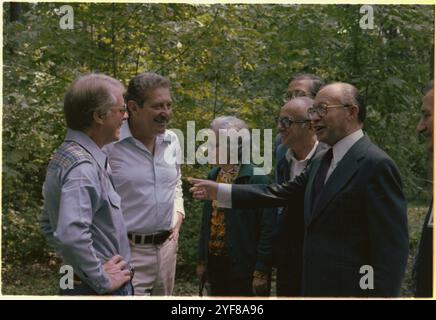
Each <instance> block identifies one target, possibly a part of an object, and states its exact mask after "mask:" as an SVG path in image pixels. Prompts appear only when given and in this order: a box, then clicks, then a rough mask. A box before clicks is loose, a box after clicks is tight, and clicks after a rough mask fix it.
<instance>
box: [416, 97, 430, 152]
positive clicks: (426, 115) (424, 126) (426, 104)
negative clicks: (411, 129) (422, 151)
mask: <svg viewBox="0 0 436 320" xmlns="http://www.w3.org/2000/svg"><path fill="white" fill-rule="evenodd" d="M433 111H434V90H433V89H431V90H429V91H428V92H427V94H426V95H425V96H424V98H423V99H422V108H421V112H422V116H421V120H420V121H419V123H418V126H417V127H416V131H417V132H418V134H421V135H423V136H424V137H425V139H426V146H427V150H428V151H429V152H433Z"/></svg>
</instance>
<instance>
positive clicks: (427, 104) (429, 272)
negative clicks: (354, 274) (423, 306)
mask: <svg viewBox="0 0 436 320" xmlns="http://www.w3.org/2000/svg"><path fill="white" fill-rule="evenodd" d="M421 111H422V117H421V120H420V121H419V123H418V126H417V127H416V131H417V132H418V133H419V134H420V135H423V136H424V137H425V139H426V145H427V150H428V152H429V155H430V157H431V160H433V111H434V84H433V81H431V82H430V84H429V85H427V87H426V88H425V89H424V98H423V100H422V109H421ZM431 165H432V169H433V161H431ZM413 279H414V285H415V288H414V290H415V296H416V297H421V298H425V297H427V298H429V297H432V296H433V201H432V203H431V205H430V208H429V210H428V213H427V215H426V217H425V220H424V225H423V226H422V234H421V240H420V242H419V247H418V253H417V255H416V259H415V265H414V268H413Z"/></svg>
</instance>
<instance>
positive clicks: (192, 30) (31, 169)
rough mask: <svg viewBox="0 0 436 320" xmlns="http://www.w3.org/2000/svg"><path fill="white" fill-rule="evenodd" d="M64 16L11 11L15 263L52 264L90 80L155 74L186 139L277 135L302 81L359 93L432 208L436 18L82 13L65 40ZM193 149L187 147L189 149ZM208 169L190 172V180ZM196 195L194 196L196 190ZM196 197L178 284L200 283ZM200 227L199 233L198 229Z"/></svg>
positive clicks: (300, 9) (408, 180)
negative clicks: (167, 85) (228, 132)
mask: <svg viewBox="0 0 436 320" xmlns="http://www.w3.org/2000/svg"><path fill="white" fill-rule="evenodd" d="M61 5H62V4H61V3H21V6H22V10H21V12H22V13H21V16H20V20H19V21H16V22H10V21H9V19H8V14H9V8H10V6H11V4H10V3H5V4H4V5H3V8H4V10H3V14H4V17H3V21H4V22H3V23H4V24H3V39H4V48H3V58H4V61H3V62H4V68H3V145H2V148H3V167H2V173H3V175H2V204H3V206H2V208H3V209H2V213H3V218H2V222H3V243H2V247H3V260H4V261H6V262H7V263H9V264H11V263H13V262H14V263H15V261H22V262H27V261H28V260H29V259H31V258H32V259H33V258H39V259H40V260H43V261H47V257H48V256H49V251H48V249H47V246H46V245H45V243H44V241H43V239H42V237H41V235H40V234H39V233H38V230H37V229H38V227H37V222H36V221H37V215H38V213H39V211H40V208H41V205H42V199H41V186H42V184H43V181H44V176H45V168H46V165H47V163H48V161H49V159H50V156H51V154H52V153H53V151H54V149H55V148H56V147H57V146H58V145H59V144H60V143H61V141H62V139H63V137H64V133H65V127H64V121H63V114H62V99H63V94H64V92H65V89H66V87H67V86H68V84H69V83H71V81H72V80H73V79H74V78H75V77H76V76H77V75H78V74H80V73H85V72H90V71H98V72H103V73H106V74H109V75H112V76H115V77H117V78H119V79H120V80H121V81H122V82H123V83H125V84H127V82H128V80H129V79H130V78H131V77H132V76H134V75H135V74H137V73H138V72H142V71H155V72H159V73H161V74H163V75H166V76H168V77H169V78H170V79H171V81H172V93H173V95H174V99H175V109H174V114H173V120H172V123H171V127H172V128H176V129H180V130H182V131H183V132H185V133H186V122H187V121H190V120H195V124H196V129H197V130H199V129H201V128H206V127H209V124H210V121H211V120H212V119H213V118H214V117H216V116H219V115H235V116H238V117H241V118H243V119H244V120H246V122H247V123H248V124H249V125H250V126H251V127H252V128H260V129H263V128H275V123H274V118H275V116H276V115H277V113H278V111H279V108H280V107H281V105H282V100H281V97H282V94H283V93H284V91H285V89H286V85H287V79H288V78H289V77H290V75H292V74H294V73H297V72H310V73H314V74H317V75H319V76H321V77H324V78H325V79H326V80H327V81H344V82H350V83H353V84H355V85H356V86H357V87H358V88H359V89H360V90H361V91H362V92H363V94H364V96H365V98H366V101H367V104H368V115H367V121H366V123H365V129H366V131H367V132H368V134H369V136H370V137H371V139H372V140H373V141H374V142H375V143H377V144H378V145H380V147H381V148H383V149H384V150H386V151H387V152H388V154H389V155H390V156H391V157H392V158H393V159H394V160H395V162H396V163H397V165H398V167H399V168H400V171H401V173H402V177H403V181H404V186H405V191H406V195H407V197H408V199H409V200H415V199H416V200H418V199H421V200H425V199H428V198H429V196H430V190H431V188H430V184H429V181H428V179H427V177H428V175H427V167H428V166H427V159H426V152H425V149H424V148H423V146H421V145H420V144H419V140H418V138H417V137H416V134H415V132H414V129H415V126H416V123H417V121H418V117H419V106H420V104H421V93H420V88H421V87H422V85H423V84H425V83H426V82H427V81H428V80H429V79H430V78H432V77H433V74H432V69H433V62H432V61H433V49H432V48H433V12H434V11H433V9H432V7H430V6H411V5H409V6H393V5H389V6H382V5H377V6H373V8H374V22H375V28H374V29H372V30H362V29H360V27H359V20H360V18H361V16H362V15H361V14H360V13H359V8H360V6H355V5H266V4H265V5H253V4H251V5H224V4H214V5H189V4H139V3H136V4H132V3H130V4H128V3H118V4H98V3H74V4H70V5H72V7H73V9H74V29H73V30H62V29H61V28H60V27H59V19H60V15H59V14H58V13H57V9H58V8H60V6H61ZM185 143H186V141H185ZM207 170H208V168H206V167H204V166H200V165H184V166H183V175H184V177H187V176H201V177H204V176H205V174H206V172H207ZM185 191H186V186H185ZM185 195H186V197H187V200H186V206H187V218H186V221H185V223H184V225H183V227H182V232H181V239H180V253H179V265H178V274H179V275H181V276H182V277H185V276H186V277H191V276H192V275H193V270H194V269H193V266H194V265H195V261H196V258H195V256H196V241H197V239H198V238H197V236H198V220H197V218H198V217H199V216H200V214H201V213H200V206H201V205H200V204H199V203H196V202H192V201H191V200H190V198H189V195H188V194H187V193H186V192H185ZM191 219H192V220H191Z"/></svg>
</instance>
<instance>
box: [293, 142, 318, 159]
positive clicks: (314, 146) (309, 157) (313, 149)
mask: <svg viewBox="0 0 436 320" xmlns="http://www.w3.org/2000/svg"><path fill="white" fill-rule="evenodd" d="M318 143H319V142H318V140H316V141H315V144H314V145H313V148H312V150H310V152H309V153H308V154H307V156H306V158H304V159H303V160H297V159H296V158H295V157H294V153H293V152H292V150H291V149H288V151H286V155H285V156H286V160H288V162H291V161H295V162H306V161H308V160H309V159H311V158H312V156H313V154H314V153H315V151H316V148H317V147H318Z"/></svg>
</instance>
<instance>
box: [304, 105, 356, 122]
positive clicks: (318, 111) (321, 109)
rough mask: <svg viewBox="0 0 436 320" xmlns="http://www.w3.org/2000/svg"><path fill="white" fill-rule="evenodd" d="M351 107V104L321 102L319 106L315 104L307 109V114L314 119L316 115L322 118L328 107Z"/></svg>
mask: <svg viewBox="0 0 436 320" xmlns="http://www.w3.org/2000/svg"><path fill="white" fill-rule="evenodd" d="M348 107H351V105H349V104H329V105H327V104H321V105H318V106H313V107H312V108H309V109H307V116H308V117H309V119H313V118H314V117H315V115H318V117H320V118H322V117H324V116H325V115H326V114H327V112H328V109H334V108H348Z"/></svg>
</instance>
